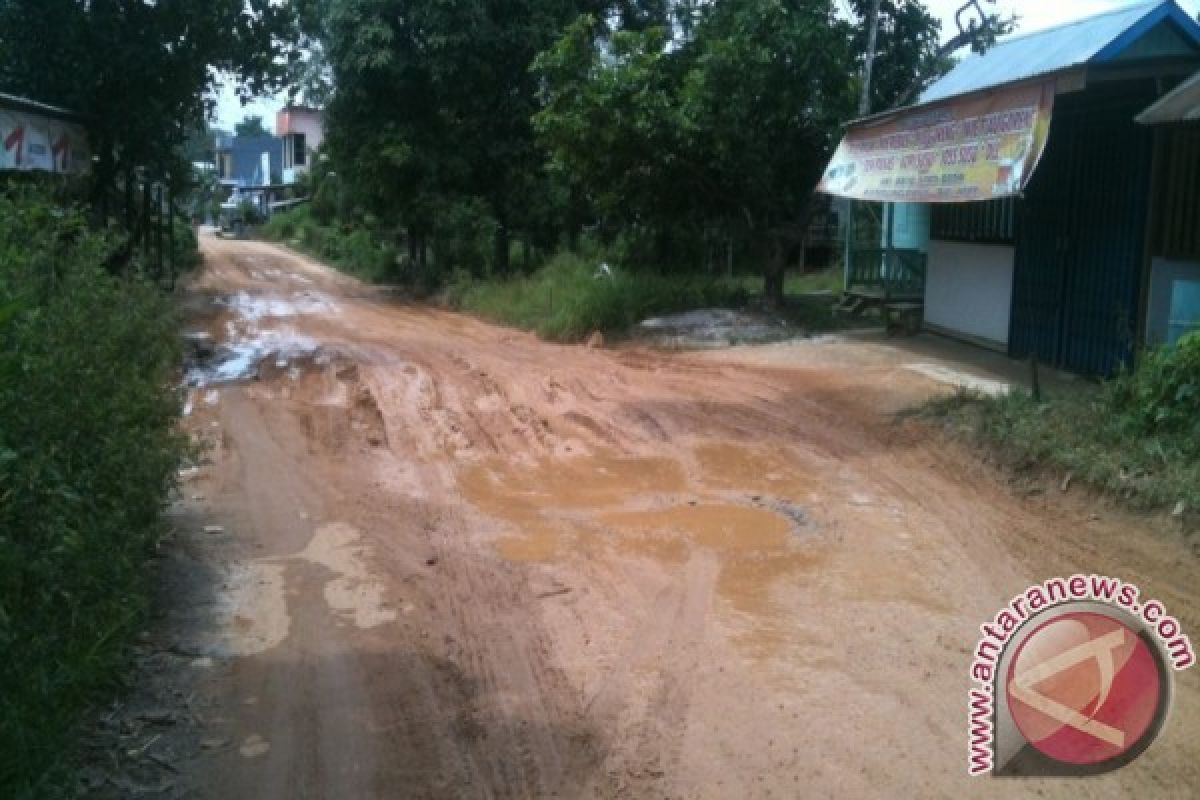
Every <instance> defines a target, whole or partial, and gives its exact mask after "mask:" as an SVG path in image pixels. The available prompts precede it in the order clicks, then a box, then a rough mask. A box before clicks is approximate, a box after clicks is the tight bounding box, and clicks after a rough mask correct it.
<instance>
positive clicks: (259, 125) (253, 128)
mask: <svg viewBox="0 0 1200 800" xmlns="http://www.w3.org/2000/svg"><path fill="white" fill-rule="evenodd" d="M233 132H234V134H235V135H237V136H246V137H252V136H270V135H271V132H270V131H269V130H267V129H266V127H265V126H264V125H263V118H262V117H260V116H257V115H255V116H249V117H246V118H245V119H243V120H242V121H241V122H239V123H238V124H237V125H234V126H233Z"/></svg>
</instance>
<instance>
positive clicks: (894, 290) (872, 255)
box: [846, 248, 926, 299]
mask: <svg viewBox="0 0 1200 800" xmlns="http://www.w3.org/2000/svg"><path fill="white" fill-rule="evenodd" d="M925 264H926V255H925V254H924V253H922V252H920V251H919V250H897V249H895V248H886V249H884V248H874V249H870V248H868V249H861V250H854V251H852V252H851V254H850V270H849V274H848V281H847V287H846V288H847V289H848V290H850V291H853V290H854V289H855V288H860V289H875V290H881V291H882V292H883V294H884V297H885V298H887V299H895V298H921V297H923V296H924V295H925Z"/></svg>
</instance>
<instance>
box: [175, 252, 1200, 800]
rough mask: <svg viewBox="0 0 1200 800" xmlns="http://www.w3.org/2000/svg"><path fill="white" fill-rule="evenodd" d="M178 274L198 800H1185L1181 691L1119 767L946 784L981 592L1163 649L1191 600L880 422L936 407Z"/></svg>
mask: <svg viewBox="0 0 1200 800" xmlns="http://www.w3.org/2000/svg"><path fill="white" fill-rule="evenodd" d="M203 248H204V253H205V258H206V264H205V266H204V268H203V269H202V270H201V272H200V273H199V274H198V275H197V276H195V278H194V279H193V281H192V284H191V286H190V288H189V294H188V298H187V306H188V309H189V314H190V317H191V319H190V324H191V330H193V331H196V332H206V333H208V334H210V335H211V339H206V338H205V337H203V336H201V337H193V338H194V342H195V343H196V351H197V352H198V353H199V357H198V360H197V363H196V364H195V365H194V366H193V370H192V373H191V374H190V379H191V381H192V383H193V384H194V388H193V390H192V391H191V392H190V398H189V409H188V411H189V416H188V418H187V419H188V423H187V424H188V425H189V427H190V429H191V430H192V431H193V432H194V435H195V436H196V437H198V438H200V439H203V440H204V441H206V442H207V443H208V446H209V450H208V463H206V464H205V465H203V466H201V467H200V468H199V469H198V470H194V471H191V472H189V473H188V475H187V481H186V485H185V487H184V501H183V503H182V505H181V507H180V508H179V509H177V511H176V513H177V515H178V519H179V520H180V526H181V528H182V529H183V530H182V534H181V536H180V540H179V541H180V544H179V545H178V546H179V547H181V548H182V549H183V551H184V552H185V554H186V556H187V558H188V559H189V560H190V561H189V563H192V564H193V565H194V568H195V570H196V573H195V574H196V575H201V576H203V579H201V580H197V581H195V583H199V584H201V586H200V587H199V589H195V587H193V588H194V589H195V590H194V591H189V592H188V593H183V594H181V599H180V600H179V602H183V603H186V604H187V605H188V606H189V608H188V609H187V610H188V611H189V612H190V613H189V614H188V615H187V616H188V618H189V619H190V620H191V622H190V623H189V625H190V627H188V628H187V629H186V630H182V631H180V632H179V636H180V637H181V638H183V639H186V640H187V641H188V642H189V647H190V648H192V650H190V651H189V652H191V653H193V654H201V655H199V656H198V657H197V658H196V659H195V661H194V662H193V663H192V664H191V665H190V666H189V667H188V668H189V669H194V670H199V673H198V674H199V675H200V676H201V677H199V679H198V682H197V687H198V688H197V693H198V698H199V699H198V700H197V703H201V704H202V705H203V707H204V709H205V712H204V714H203V715H202V722H203V726H204V730H203V736H204V737H205V738H204V746H203V750H202V751H200V754H199V755H198V756H197V757H196V759H195V760H194V762H191V763H190V765H189V766H187V767H186V769H185V770H184V771H183V772H184V774H183V775H182V776H181V777H180V780H183V781H186V783H187V784H188V786H189V787H190V788H191V791H192V793H193V794H194V795H196V796H201V797H211V798H279V799H280V800H283V799H285V798H286V799H287V800H293V799H294V798H459V797H462V798H527V797H528V798H543V797H560V798H592V797H597V798H766V797H777V798H784V797H786V798H796V797H846V798H870V797H881V798H882V797H887V798H894V797H913V798H916V797H920V798H939V797H944V798H960V797H968V796H970V797H1028V796H1040V797H1072V798H1075V797H1097V798H1099V797H1112V798H1116V797H1125V796H1143V797H1181V798H1183V797H1196V796H1200V757H1198V756H1200V744H1198V742H1200V682H1198V680H1197V676H1196V673H1195V671H1189V672H1186V673H1183V674H1181V676H1180V677H1179V679H1178V681H1177V684H1176V695H1177V696H1176V703H1175V706H1174V710H1173V712H1172V714H1171V717H1170V720H1169V721H1168V724H1167V728H1166V730H1165V732H1164V733H1163V735H1162V737H1161V738H1160V739H1159V740H1158V741H1157V742H1156V743H1155V744H1154V746H1153V747H1152V748H1151V750H1150V751H1149V752H1148V753H1147V754H1146V755H1145V756H1144V757H1143V758H1141V759H1140V760H1139V761H1137V762H1136V763H1134V764H1133V765H1131V766H1130V767H1128V768H1126V769H1124V770H1122V771H1119V772H1116V773H1113V774H1110V775H1107V776H1104V777H1100V778H1095V779H1091V780H1088V781H1086V782H1082V783H1077V782H1062V781H1026V782H1021V783H1011V782H1009V783H1006V782H1000V781H995V780H972V779H968V777H967V774H966V773H967V770H966V763H967V758H966V751H967V748H966V694H967V689H968V685H969V682H968V669H969V662H970V653H971V651H972V650H973V648H974V645H975V642H976V640H977V638H978V631H979V625H980V624H981V623H982V622H985V621H987V620H990V619H991V618H992V617H993V616H994V615H995V613H996V612H997V611H998V610H999V608H1000V607H1001V606H1002V605H1003V604H1004V603H1005V602H1007V600H1008V599H1009V598H1011V597H1012V596H1013V595H1014V594H1016V593H1017V592H1019V591H1022V590H1023V589H1024V588H1025V587H1026V586H1028V585H1030V584H1032V583H1035V582H1040V581H1042V580H1044V579H1046V578H1049V577H1052V576H1055V575H1070V574H1072V573H1074V572H1079V571H1082V572H1087V573H1090V572H1093V571H1094V572H1099V573H1101V574H1113V575H1120V576H1122V577H1124V578H1126V579H1127V580H1130V581H1134V582H1137V583H1139V584H1140V585H1141V586H1142V588H1143V590H1144V591H1145V592H1147V593H1153V594H1154V595H1155V596H1157V597H1159V598H1161V599H1162V600H1163V601H1164V602H1165V603H1166V605H1167V606H1168V608H1169V609H1170V610H1171V611H1172V612H1173V613H1174V614H1176V615H1177V616H1178V617H1179V618H1180V619H1181V621H1182V622H1183V624H1184V625H1185V627H1186V628H1190V629H1191V631H1193V632H1195V631H1197V630H1200V614H1198V606H1197V602H1196V601H1197V594H1198V593H1200V584H1198V582H1197V581H1196V574H1197V572H1196V561H1195V557H1194V556H1193V555H1192V554H1191V553H1190V552H1189V550H1188V549H1187V547H1186V544H1185V542H1184V540H1183V539H1182V538H1180V537H1179V536H1172V535H1170V534H1169V533H1166V532H1164V531H1160V530H1156V529H1154V528H1153V524H1152V521H1149V520H1144V519H1140V518H1135V517H1131V516H1127V515H1122V514H1119V513H1116V512H1113V511H1111V510H1105V509H1102V508H1100V507H1098V506H1097V504H1096V503H1095V502H1094V501H1092V500H1089V499H1088V498H1086V497H1083V496H1081V495H1076V494H1075V493H1068V494H1063V495H1060V494H1059V493H1058V492H1057V490H1054V491H1050V492H1047V493H1045V494H1042V495H1032V496H1028V495H1027V494H1025V493H1021V492H1017V491H1015V490H1014V489H1013V488H1012V487H1011V486H1010V485H1009V484H1008V483H1007V482H1006V481H1004V480H1003V478H1002V477H1001V476H999V475H998V474H996V473H995V472H993V471H992V470H991V469H990V468H988V467H986V466H984V465H983V464H982V462H981V461H979V460H978V458H977V457H976V456H974V455H972V454H970V453H968V452H965V451H963V450H961V449H959V448H957V447H954V446H948V445H946V444H944V443H942V442H940V441H939V440H937V439H936V438H935V437H933V436H932V435H931V434H930V433H929V432H928V431H927V430H926V429H924V428H922V427H921V426H920V425H919V424H917V423H913V422H903V421H898V420H897V419H896V417H895V412H896V411H898V410H900V409H902V408H905V407H906V406H910V405H912V404H914V403H916V402H919V401H920V400H921V399H922V398H925V397H928V396H929V395H930V394H932V393H933V392H936V391H939V390H940V389H939V388H938V384H935V383H933V382H932V381H930V380H928V379H927V378H924V377H922V376H921V375H919V374H916V373H915V372H913V371H911V370H906V369H904V368H903V366H902V365H901V364H898V363H895V362H894V361H889V360H888V359H875V360H871V359H866V360H860V361H858V362H854V363H852V364H850V363H848V362H846V360H845V359H844V358H841V357H827V356H829V351H822V350H821V349H820V348H821V345H817V344H814V345H812V348H813V349H812V353H814V354H815V355H814V356H813V357H812V358H807V357H803V356H797V357H796V358H795V359H793V360H791V361H788V360H787V359H783V362H784V363H778V362H780V359H778V358H776V359H774V360H773V363H771V364H765V363H760V362H759V361H758V360H756V359H755V358H754V356H753V352H752V351H739V352H727V353H716V354H713V353H708V354H704V355H686V354H663V353H655V352H650V351H646V350H641V349H637V348H632V347H631V348H618V349H615V350H598V349H587V348H583V347H567V346H558V345H553V344H547V343H544V342H540V341H538V340H537V339H536V338H534V337H532V336H529V335H526V334H523V333H519V332H514V331H511V330H507V329H503V328H499V327H495V326H492V325H488V324H484V323H482V322H479V321H476V320H474V319H471V318H469V317H465V316H461V315H456V314H451V313H446V312H442V311H437V310H431V309H429V308H426V307H421V306H415V305H410V304H406V303H404V302H403V301H401V300H398V299H396V298H394V297H391V296H389V295H388V293H387V292H385V291H381V290H377V289H372V288H370V287H367V286H364V285H362V284H360V283H358V282H356V281H354V280H352V279H350V278H347V277H345V276H342V275H339V274H337V273H335V272H333V271H332V270H330V269H328V268H326V267H324V266H322V265H320V264H317V263H314V262H313V261H311V260H309V259H306V258H303V257H301V256H298V255H295V254H293V253H291V252H289V251H286V250H284V249H282V248H279V247H275V246H272V245H268V244H263V243H256V242H239V241H225V240H220V239H217V238H214V237H212V236H205V237H203ZM773 352H776V353H778V352H780V351H773ZM796 352H797V353H801V354H802V353H803V352H805V351H804V348H803V347H802V346H801V347H797V348H796ZM822 353H824V354H825V355H824V356H822V355H821V354H822Z"/></svg>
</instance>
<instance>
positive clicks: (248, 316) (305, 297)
mask: <svg viewBox="0 0 1200 800" xmlns="http://www.w3.org/2000/svg"><path fill="white" fill-rule="evenodd" d="M217 305H220V306H223V307H225V308H227V309H229V310H230V311H231V312H232V313H233V314H234V315H235V316H237V317H240V318H241V319H243V320H248V321H251V322H258V321H259V320H263V319H268V318H272V317H274V318H283V317H295V316H300V315H301V314H334V313H337V310H338V307H337V305H336V304H335V303H334V302H333V300H332V298H330V297H329V296H328V295H324V294H321V293H320V292H312V291H305V292H299V293H297V294H292V295H288V296H287V297H284V296H281V295H274V294H252V293H250V292H238V293H237V294H234V295H230V296H229V297H225V298H221V299H219V300H218V301H217Z"/></svg>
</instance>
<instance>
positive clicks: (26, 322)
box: [0, 191, 184, 796]
mask: <svg viewBox="0 0 1200 800" xmlns="http://www.w3.org/2000/svg"><path fill="white" fill-rule="evenodd" d="M111 250H112V243H111V242H110V241H109V240H108V239H107V237H105V236H103V235H100V234H96V233H93V232H91V231H89V230H88V228H87V225H86V223H85V221H84V217H83V215H82V214H80V213H77V212H74V211H69V210H68V211H63V210H61V209H58V208H55V207H54V206H53V205H51V204H50V203H49V202H47V201H45V200H44V199H43V198H42V197H41V196H39V195H36V194H34V193H32V192H30V191H19V192H15V193H7V194H0V652H2V653H3V654H4V658H3V660H2V661H0V796H13V795H18V794H34V793H41V792H42V790H43V789H44V786H42V788H38V787H39V783H38V781H39V780H43V778H40V777H39V776H44V775H45V774H46V773H47V770H49V769H51V768H52V767H54V766H55V765H56V764H59V763H61V756H60V753H61V751H62V748H61V745H62V744H63V742H64V740H65V735H66V732H67V730H68V729H69V727H70V725H71V724H72V722H73V721H74V719H76V718H77V715H78V714H79V712H80V711H81V710H82V709H83V708H84V707H85V706H86V705H87V704H88V703H89V702H91V701H92V700H93V699H95V698H96V697H97V696H98V695H97V693H98V692H102V691H103V690H106V689H110V688H111V687H112V686H113V682H114V679H115V677H116V676H117V675H118V674H119V671H120V667H121V666H122V663H123V662H122V659H123V654H124V645H125V644H126V643H127V641H128V638H129V636H130V634H131V633H132V632H134V631H136V630H137V628H138V626H139V625H140V621H141V616H142V613H143V611H144V610H145V607H146V596H147V570H146V567H145V560H146V558H147V556H148V555H150V554H151V553H152V552H153V547H154V544H155V542H156V540H157V537H158V536H159V534H160V521H159V519H160V517H159V514H160V511H161V509H162V507H163V504H164V502H165V501H166V498H167V495H168V492H169V491H170V489H171V488H172V486H173V481H174V477H175V471H176V468H177V465H178V462H179V458H180V456H181V453H182V452H183V446H184V445H183V441H182V440H181V438H180V436H179V434H178V433H176V428H175V421H176V418H177V415H178V410H179V397H178V395H177V393H176V391H174V390H173V389H172V388H171V387H172V385H173V384H174V382H175V380H176V378H175V369H176V365H177V362H178V359H177V356H178V352H177V347H178V335H177V329H176V324H175V320H174V318H173V314H172V310H171V305H170V303H169V301H168V299H167V298H166V297H165V296H164V295H162V294H161V293H160V292H159V291H157V290H156V289H154V288H153V287H152V286H151V285H150V284H149V283H148V282H147V281H144V280H141V279H140V278H138V277H128V278H117V277H114V276H112V275H110V274H108V273H106V272H105V271H104V270H103V269H102V268H101V267H100V265H101V264H102V263H103V262H104V260H105V257H106V256H107V255H108V254H109V253H110V252H111Z"/></svg>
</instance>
